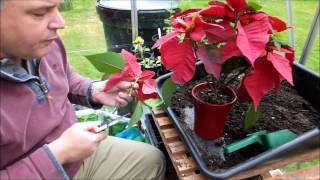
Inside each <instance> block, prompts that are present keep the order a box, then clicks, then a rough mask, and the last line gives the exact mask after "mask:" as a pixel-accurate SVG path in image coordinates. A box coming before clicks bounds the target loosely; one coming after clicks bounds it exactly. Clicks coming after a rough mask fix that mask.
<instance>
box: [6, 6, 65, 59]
mask: <svg viewBox="0 0 320 180" xmlns="http://www.w3.org/2000/svg"><path fill="white" fill-rule="evenodd" d="M0 1H4V7H3V8H2V10H0V57H11V58H21V59H29V58H40V57H42V56H44V55H45V54H46V53H47V52H48V51H49V45H50V44H51V43H52V41H53V40H54V39H56V38H57V30H58V29H62V28H63V27H64V20H63V18H62V17H61V15H60V13H59V11H58V5H59V3H60V1H61V0H0Z"/></svg>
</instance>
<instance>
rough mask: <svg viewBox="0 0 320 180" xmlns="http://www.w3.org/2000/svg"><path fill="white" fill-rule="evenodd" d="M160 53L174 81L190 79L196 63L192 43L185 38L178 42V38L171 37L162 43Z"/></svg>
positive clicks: (181, 82)
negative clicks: (171, 72)
mask: <svg viewBox="0 0 320 180" xmlns="http://www.w3.org/2000/svg"><path fill="white" fill-rule="evenodd" d="M160 53H161V61H162V64H163V65H164V66H165V67H166V69H168V70H171V71H173V75H172V79H173V80H174V81H175V82H176V83H178V84H184V83H186V82H188V81H190V80H191V78H192V77H193V75H194V72H195V63H196V56H195V52H194V47H193V44H192V43H190V42H189V41H187V40H184V41H183V42H182V43H179V40H178V38H173V39H171V40H169V41H167V43H165V44H163V45H162V47H161V49H160Z"/></svg>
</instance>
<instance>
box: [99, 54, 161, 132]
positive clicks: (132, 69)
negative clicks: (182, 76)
mask: <svg viewBox="0 0 320 180" xmlns="http://www.w3.org/2000/svg"><path fill="white" fill-rule="evenodd" d="M121 54H122V56H123V57H124V59H125V64H124V68H123V69H122V71H121V72H119V73H115V74H112V75H111V76H110V77H109V79H108V81H107V83H106V85H105V87H104V91H108V90H109V89H111V88H112V87H114V85H116V84H117V83H119V82H120V81H129V82H134V83H137V84H138V85H139V88H138V92H137V96H136V97H137V105H136V110H135V112H134V114H133V115H132V117H131V121H130V122H129V127H131V126H132V125H134V124H136V122H137V121H139V120H140V116H141V114H142V112H141V111H142V107H141V105H142V104H143V103H144V102H145V101H146V100H148V99H156V98H158V95H157V93H156V81H155V80H154V79H152V78H153V77H154V75H155V73H154V72H153V71H150V70H144V71H142V70H141V65H140V64H139V63H138V62H137V59H136V57H135V56H134V55H133V54H132V53H130V52H128V51H126V50H124V49H123V50H122V51H121ZM132 91H133V89H131V88H130V89H128V94H129V95H131V93H132Z"/></svg>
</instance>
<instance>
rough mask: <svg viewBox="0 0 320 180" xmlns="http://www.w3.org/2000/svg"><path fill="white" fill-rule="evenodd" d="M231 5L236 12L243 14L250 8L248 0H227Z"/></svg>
mask: <svg viewBox="0 0 320 180" xmlns="http://www.w3.org/2000/svg"><path fill="white" fill-rule="evenodd" d="M227 2H228V5H229V7H231V8H232V9H233V10H234V12H235V14H236V15H238V14H239V13H240V14H242V13H244V12H246V11H248V10H249V6H248V4H247V2H246V0H227Z"/></svg>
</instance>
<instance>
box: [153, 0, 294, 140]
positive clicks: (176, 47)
mask: <svg viewBox="0 0 320 180" xmlns="http://www.w3.org/2000/svg"><path fill="white" fill-rule="evenodd" d="M260 8H261V6H259V5H258V4H256V3H253V2H252V1H250V3H248V2H247V1H245V0H241V1H239V0H227V1H226V2H222V1H210V2H209V3H208V7H206V8H202V9H188V10H186V11H184V12H182V13H179V14H176V15H175V16H174V17H173V18H172V19H171V25H172V27H173V31H172V32H170V33H168V34H167V35H165V36H163V37H162V38H160V39H159V40H158V41H157V42H156V43H155V44H154V46H153V48H159V49H160V52H161V56H162V57H161V61H162V63H163V65H164V66H165V67H166V68H167V69H168V70H170V71H172V72H173V74H172V80H173V81H174V82H175V83H177V84H184V83H186V82H188V81H190V80H191V79H192V77H193V76H194V74H195V69H196V68H195V65H196V61H197V59H200V61H202V63H203V64H204V67H205V71H206V72H207V74H208V76H206V81H207V82H206V83H204V84H200V85H198V86H195V87H194V88H193V90H192V94H193V96H194V99H195V113H194V114H195V132H196V133H197V134H198V135H199V136H200V137H202V138H204V139H216V138H218V137H221V136H223V134H224V133H223V128H224V124H225V120H226V118H227V114H228V113H227V112H228V111H229V110H230V109H231V107H232V103H234V102H235V99H236V97H238V98H239V99H241V100H247V101H250V102H251V103H252V106H250V107H249V110H248V113H247V114H248V118H247V119H246V122H245V127H247V128H248V127H251V126H253V125H254V124H255V121H256V119H257V114H258V113H259V111H258V107H259V103H260V101H261V99H262V98H263V97H264V96H265V95H267V94H268V92H270V91H271V90H272V89H276V90H277V91H279V90H280V88H281V84H280V82H281V81H282V80H287V81H288V82H289V83H290V84H291V85H293V80H292V65H293V60H294V50H293V49H292V48H291V47H289V46H288V45H286V44H285V43H283V41H282V40H281V39H279V33H280V32H282V31H284V30H286V29H287V28H288V26H287V25H286V23H285V22H283V21H282V20H280V19H279V18H277V17H273V16H269V15H268V14H266V13H264V12H262V11H259V9H260ZM237 83H238V85H236V86H235V85H234V84H237ZM230 85H233V86H232V87H231V86H230ZM223 99H225V100H224V101H222V100H223ZM210 102H213V103H215V105H212V103H210ZM205 106H209V107H210V108H212V107H214V106H215V107H218V108H221V107H223V106H226V109H225V110H222V111H223V113H221V114H220V112H219V110H213V111H210V110H206V107H205ZM202 110H204V111H207V113H208V114H207V115H203V114H204V113H203V112H201V111H202ZM252 114H254V115H252ZM210 116H212V117H213V116H215V117H222V118H221V119H219V120H216V119H215V117H214V118H212V119H209V118H207V117H210ZM250 117H254V118H251V119H250ZM212 121H214V122H212ZM217 121H218V122H217ZM217 124H220V125H219V126H217ZM210 126H211V127H210ZM217 128H218V129H217Z"/></svg>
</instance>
